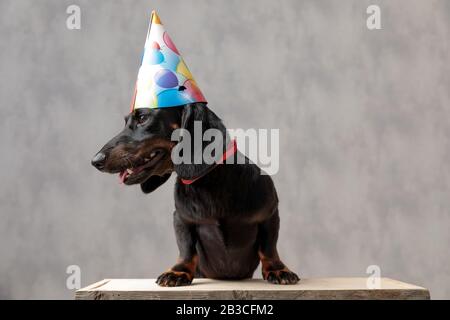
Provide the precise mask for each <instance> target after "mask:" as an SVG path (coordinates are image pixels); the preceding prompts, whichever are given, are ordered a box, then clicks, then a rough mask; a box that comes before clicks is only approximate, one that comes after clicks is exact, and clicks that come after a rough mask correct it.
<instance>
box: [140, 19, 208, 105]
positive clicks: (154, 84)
mask: <svg viewBox="0 0 450 320" xmlns="http://www.w3.org/2000/svg"><path fill="white" fill-rule="evenodd" d="M193 102H206V99H205V97H204V96H203V94H202V92H201V91H200V89H199V87H198V85H197V83H196V82H195V80H194V78H193V76H192V74H191V72H190V71H189V69H188V67H187V65H186V63H185V62H184V60H183V58H182V57H181V55H180V53H179V51H178V49H177V48H176V46H175V44H174V43H173V41H172V39H171V38H170V36H169V35H168V34H167V32H166V31H165V30H164V27H163V25H162V24H161V19H160V18H159V17H158V15H157V14H156V12H155V11H153V12H152V18H151V22H150V26H149V29H148V33H147V40H146V42H145V48H144V53H143V55H142V63H141V67H140V68H139V73H138V79H137V82H136V89H135V96H134V101H133V102H132V110H134V109H139V108H166V107H175V106H180V105H184V104H187V103H193Z"/></svg>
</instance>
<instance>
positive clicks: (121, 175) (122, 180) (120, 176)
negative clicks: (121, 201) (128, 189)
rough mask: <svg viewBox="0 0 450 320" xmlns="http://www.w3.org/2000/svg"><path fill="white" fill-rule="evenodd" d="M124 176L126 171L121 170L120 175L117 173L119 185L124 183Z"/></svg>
mask: <svg viewBox="0 0 450 320" xmlns="http://www.w3.org/2000/svg"><path fill="white" fill-rule="evenodd" d="M126 176H127V170H123V171H122V172H121V173H119V180H120V183H121V184H123V183H124V181H125V178H126Z"/></svg>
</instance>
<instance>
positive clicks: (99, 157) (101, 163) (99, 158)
mask: <svg viewBox="0 0 450 320" xmlns="http://www.w3.org/2000/svg"><path fill="white" fill-rule="evenodd" d="M105 159H106V155H105V154H104V153H103V152H99V153H97V154H96V155H95V156H94V158H92V161H91V163H92V165H93V166H94V167H96V168H97V169H98V170H102V169H103V168H104V167H105Z"/></svg>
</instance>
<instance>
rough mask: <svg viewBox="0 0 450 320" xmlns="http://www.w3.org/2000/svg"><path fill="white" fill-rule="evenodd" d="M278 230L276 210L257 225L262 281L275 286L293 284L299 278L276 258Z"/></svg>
mask: <svg viewBox="0 0 450 320" xmlns="http://www.w3.org/2000/svg"><path fill="white" fill-rule="evenodd" d="M279 228H280V217H279V215H278V210H276V212H275V213H274V214H273V215H272V216H271V217H270V218H269V219H267V220H266V221H264V222H262V223H261V224H260V225H259V229H258V238H259V243H260V247H259V252H258V254H259V258H260V260H261V264H262V275H263V278H264V280H267V281H269V282H271V283H276V284H295V283H297V282H298V281H299V280H300V278H299V277H298V276H297V275H296V274H295V273H294V272H292V271H291V270H289V268H287V267H286V266H285V265H284V263H283V262H282V261H281V259H280V257H279V256H278V251H277V240H278V230H279Z"/></svg>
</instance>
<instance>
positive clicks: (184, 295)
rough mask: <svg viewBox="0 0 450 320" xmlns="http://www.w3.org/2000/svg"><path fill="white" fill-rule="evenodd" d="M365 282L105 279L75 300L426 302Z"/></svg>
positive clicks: (416, 292)
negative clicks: (179, 283)
mask: <svg viewBox="0 0 450 320" xmlns="http://www.w3.org/2000/svg"><path fill="white" fill-rule="evenodd" d="M366 282H367V278H314V279H302V280H301V281H300V282H299V283H298V284H295V285H275V284H270V283H268V282H266V281H263V280H261V279H249V280H242V281H219V280H211V279H194V282H193V283H192V285H190V286H184V287H173V288H167V287H160V286H158V285H157V284H156V283H155V279H105V280H102V281H99V282H97V283H94V284H92V285H90V286H87V287H85V288H82V289H80V290H78V291H77V292H76V294H75V299H80V300H92V299H106V300H109V299H144V300H159V299H189V300H191V299H226V300H233V299H430V294H429V292H428V290H427V289H425V288H422V287H418V286H415V285H411V284H408V283H405V282H400V281H397V280H393V279H389V278H381V286H380V288H379V289H368V288H367V285H366Z"/></svg>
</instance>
